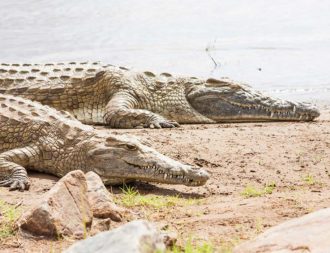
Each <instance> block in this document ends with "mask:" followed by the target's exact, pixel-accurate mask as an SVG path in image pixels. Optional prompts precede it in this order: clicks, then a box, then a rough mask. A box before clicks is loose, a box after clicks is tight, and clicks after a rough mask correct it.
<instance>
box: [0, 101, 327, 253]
mask: <svg viewBox="0 0 330 253" xmlns="http://www.w3.org/2000/svg"><path fill="white" fill-rule="evenodd" d="M109 131H110V130H109ZM112 132H115V133H118V134H122V133H128V134H134V135H137V136H139V137H140V138H141V139H145V140H147V141H149V142H150V143H151V144H152V146H153V147H155V148H156V149H157V150H158V151H160V152H162V153H164V154H166V155H168V156H171V157H173V158H176V159H178V160H180V161H183V162H186V163H190V164H195V165H199V166H202V167H204V168H205V169H206V170H207V171H209V172H210V173H211V174H212V175H211V179H210V180H209V181H208V183H207V184H206V185H205V186H202V187H196V188H189V187H185V186H171V185H160V184H144V183H136V184H134V185H133V187H134V188H135V189H137V190H138V191H139V192H140V194H141V195H155V196H164V198H165V197H167V196H179V197H180V198H184V199H190V198H194V199H196V198H197V199H198V200H199V201H195V202H194V201H192V202H189V203H188V201H187V204H183V205H182V204H181V205H175V204H174V205H168V206H166V205H165V206H164V207H161V208H153V207H148V206H143V207H141V206H132V207H130V209H132V211H133V212H134V213H135V214H136V216H137V217H140V218H147V219H149V220H152V221H155V222H156V223H158V224H162V225H167V227H168V229H169V230H171V231H176V232H177V233H178V238H179V244H183V243H184V241H186V240H187V239H188V238H193V239H196V241H208V242H211V243H212V244H213V245H214V247H215V248H217V252H230V250H228V248H231V247H232V246H233V245H235V244H238V243H241V242H243V241H245V240H248V239H251V238H253V237H255V236H256V235H257V234H259V233H261V232H262V231H264V230H266V229H267V228H269V227H271V226H274V225H276V224H279V223H281V222H283V221H285V220H288V219H291V218H293V217H298V216H301V215H304V214H307V213H310V212H312V211H315V210H318V209H320V208H324V207H329V206H330V107H324V108H323V110H322V115H321V117H320V118H319V119H318V120H317V121H316V122H311V123H292V122H283V123H244V124H243V123H242V124H217V125H184V126H182V127H180V128H177V129H163V130H156V129H151V130H146V129H137V130H112ZM30 176H31V179H32V187H31V189H30V191H27V192H24V193H22V192H9V191H8V190H7V189H4V188H2V189H0V199H3V200H5V201H6V202H8V203H10V204H14V205H17V204H18V205H20V208H21V209H22V210H24V209H26V208H28V206H30V205H31V204H33V203H34V202H36V201H37V200H38V199H39V198H40V197H41V196H42V194H43V193H44V192H46V191H47V190H49V189H50V188H51V187H52V185H53V184H54V183H55V182H56V180H57V179H56V178H54V177H52V176H49V175H44V174H35V173H31V174H30ZM267 186H268V187H267ZM109 190H111V191H112V192H114V194H115V197H116V198H118V199H120V198H121V197H122V196H123V193H122V192H121V190H120V189H119V188H116V187H113V188H111V189H110V188H109ZM251 195H256V196H254V197H253V196H251ZM118 225H119V224H114V227H115V226H118ZM0 243H1V244H2V245H0V251H1V252H60V251H61V249H64V248H66V247H68V245H70V244H72V243H73V241H70V240H69V239H64V240H61V241H49V240H36V239H26V238H22V237H21V236H19V235H18V236H14V237H10V238H8V239H6V240H4V241H2V242H0ZM226 250H228V251H226Z"/></svg>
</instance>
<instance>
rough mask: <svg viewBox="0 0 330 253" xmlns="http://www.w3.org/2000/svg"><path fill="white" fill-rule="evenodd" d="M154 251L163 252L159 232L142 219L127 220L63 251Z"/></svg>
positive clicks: (114, 252)
mask: <svg viewBox="0 0 330 253" xmlns="http://www.w3.org/2000/svg"><path fill="white" fill-rule="evenodd" d="M80 252H84V253H105V252H111V253H122V252H125V253H154V252H159V253H161V252H165V245H164V243H163V238H162V236H161V235H160V232H158V230H157V229H156V228H155V226H154V225H152V224H151V223H148V222H147V221H143V220H136V221H132V222H129V223H127V224H125V225H123V226H121V227H119V228H116V229H114V230H112V231H107V232H102V233H99V234H97V235H96V236H93V237H90V238H88V239H86V240H83V241H80V242H77V243H75V244H74V245H72V246H71V247H70V248H68V249H67V250H65V251H64V253H80Z"/></svg>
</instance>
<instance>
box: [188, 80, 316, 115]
mask: <svg viewBox="0 0 330 253" xmlns="http://www.w3.org/2000/svg"><path fill="white" fill-rule="evenodd" d="M187 99H188V101H189V102H190V104H191V105H192V107H193V108H194V109H195V110H197V111H198V112H199V113H201V114H202V115H204V116H206V117H208V118H210V119H212V120H214V121H216V122H252V121H253V122H255V121H311V120H314V119H315V118H317V117H318V116H319V115H320V112H319V110H318V109H317V108H316V107H315V106H313V105H311V104H308V103H294V102H289V101H283V100H280V99H274V98H270V97H268V96H265V95H263V94H261V93H259V92H255V91H253V90H252V89H250V88H249V87H244V88H243V87H241V86H240V87H235V88H231V87H216V88H215V87H202V88H198V89H195V90H193V91H191V92H190V93H189V94H188V95H187Z"/></svg>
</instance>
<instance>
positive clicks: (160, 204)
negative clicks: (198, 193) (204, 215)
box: [116, 185, 202, 209]
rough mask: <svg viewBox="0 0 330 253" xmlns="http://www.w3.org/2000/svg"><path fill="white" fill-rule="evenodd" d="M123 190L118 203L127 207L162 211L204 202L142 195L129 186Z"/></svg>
mask: <svg viewBox="0 0 330 253" xmlns="http://www.w3.org/2000/svg"><path fill="white" fill-rule="evenodd" d="M121 190H122V193H123V195H120V196H119V197H118V198H116V202H117V204H121V205H124V206H125V207H133V206H144V207H152V208H156V209H161V208H166V207H172V206H177V205H178V206H188V205H198V204H200V203H201V202H202V200H200V199H193V198H191V199H185V198H181V197H180V196H157V195H141V194H140V193H139V191H138V190H136V189H135V188H134V187H131V186H127V185H125V186H124V187H123V188H121Z"/></svg>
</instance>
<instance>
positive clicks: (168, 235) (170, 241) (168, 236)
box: [161, 231, 178, 248]
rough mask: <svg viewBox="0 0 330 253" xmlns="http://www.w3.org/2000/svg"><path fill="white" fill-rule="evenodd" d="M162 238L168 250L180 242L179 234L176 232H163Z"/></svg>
mask: <svg viewBox="0 0 330 253" xmlns="http://www.w3.org/2000/svg"><path fill="white" fill-rule="evenodd" d="M161 236H162V238H163V242H164V244H165V246H166V248H172V247H173V246H174V245H175V243H176V242H177V240H178V234H177V232H175V231H162V233H161Z"/></svg>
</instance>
